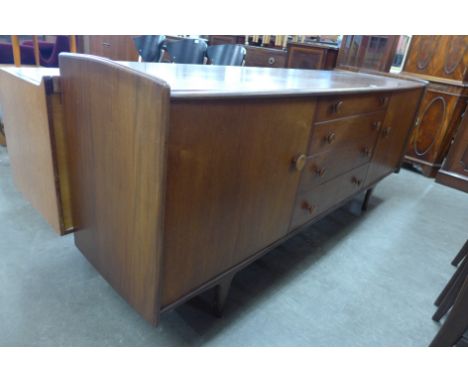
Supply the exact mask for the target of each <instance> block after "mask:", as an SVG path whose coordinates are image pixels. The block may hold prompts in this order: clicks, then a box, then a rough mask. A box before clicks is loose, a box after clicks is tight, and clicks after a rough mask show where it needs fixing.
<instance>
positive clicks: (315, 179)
mask: <svg viewBox="0 0 468 382" xmlns="http://www.w3.org/2000/svg"><path fill="white" fill-rule="evenodd" d="M371 156H372V149H369V148H368V147H366V146H362V145H358V144H355V145H348V146H347V147H344V148H343V149H340V150H339V151H338V152H335V151H327V152H325V153H322V154H318V155H314V156H313V157H311V158H309V159H308V161H307V164H306V166H305V167H304V170H303V174H302V178H301V183H300V185H299V188H300V190H301V191H305V190H310V189H311V188H314V187H316V186H319V185H320V184H322V183H325V182H328V181H330V180H332V179H334V178H336V177H337V176H339V175H341V174H344V173H346V172H349V171H351V170H352V169H354V168H356V167H359V166H362V165H365V164H366V163H369V162H370V159H371Z"/></svg>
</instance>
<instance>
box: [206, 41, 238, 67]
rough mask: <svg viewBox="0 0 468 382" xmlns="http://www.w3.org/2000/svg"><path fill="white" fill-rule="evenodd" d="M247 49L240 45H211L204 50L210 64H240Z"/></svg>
mask: <svg viewBox="0 0 468 382" xmlns="http://www.w3.org/2000/svg"><path fill="white" fill-rule="evenodd" d="M246 54H247V50H246V49H245V48H244V47H243V46H242V45H232V44H226V45H213V46H210V47H209V48H208V50H207V52H206V55H207V56H208V62H209V63H210V64H212V65H230V66H242V65H243V64H244V60H245V55H246Z"/></svg>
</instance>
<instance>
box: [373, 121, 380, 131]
mask: <svg viewBox="0 0 468 382" xmlns="http://www.w3.org/2000/svg"><path fill="white" fill-rule="evenodd" d="M381 127H382V122H380V121H376V122H372V130H376V131H379V130H380V128H381Z"/></svg>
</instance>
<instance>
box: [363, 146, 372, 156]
mask: <svg viewBox="0 0 468 382" xmlns="http://www.w3.org/2000/svg"><path fill="white" fill-rule="evenodd" d="M361 152H362V154H363V155H364V156H366V157H368V158H370V156H371V154H372V150H371V149H370V148H369V147H367V146H366V147H363V148H362V149H361Z"/></svg>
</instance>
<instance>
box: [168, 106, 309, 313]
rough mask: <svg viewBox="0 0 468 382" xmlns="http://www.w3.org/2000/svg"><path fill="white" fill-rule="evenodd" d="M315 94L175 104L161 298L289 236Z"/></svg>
mask: <svg viewBox="0 0 468 382" xmlns="http://www.w3.org/2000/svg"><path fill="white" fill-rule="evenodd" d="M314 102H315V101H314V100H313V99H304V98H302V99H269V100H268V99H267V100H255V99H250V100H249V99H244V100H224V101H219V100H218V101H215V100H213V101H199V102H195V101H178V102H174V103H173V104H172V106H171V116H170V135H169V158H168V170H167V201H166V219H165V222H166V223H165V226H166V232H165V251H164V253H165V260H164V271H163V274H164V277H165V279H164V284H163V285H164V286H163V304H164V305H167V304H169V303H172V302H174V301H175V300H177V298H179V297H180V296H182V295H183V294H185V293H188V292H190V291H191V290H193V289H195V288H196V287H198V286H200V285H201V284H203V283H204V282H206V281H209V280H210V279H212V278H213V277H215V276H217V275H219V274H221V273H222V272H224V271H226V270H228V269H230V268H232V267H234V266H236V265H237V264H239V263H241V262H242V261H243V260H246V259H247V258H249V257H250V256H252V255H253V254H255V253H256V252H257V251H259V250H261V249H263V248H265V247H266V246H268V245H270V244H272V243H273V242H274V241H276V240H278V239H280V238H281V237H282V236H284V235H286V233H287V231H288V228H289V222H290V219H291V215H292V210H293V205H294V199H295V196H296V191H297V187H298V182H299V177H300V172H299V171H298V170H296V169H295V167H294V166H293V165H292V159H293V158H294V157H295V156H296V155H297V154H299V153H304V154H305V153H306V151H307V143H308V139H309V134H310V129H311V125H312V120H313V119H312V118H313V113H314V106H315V103H314Z"/></svg>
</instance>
